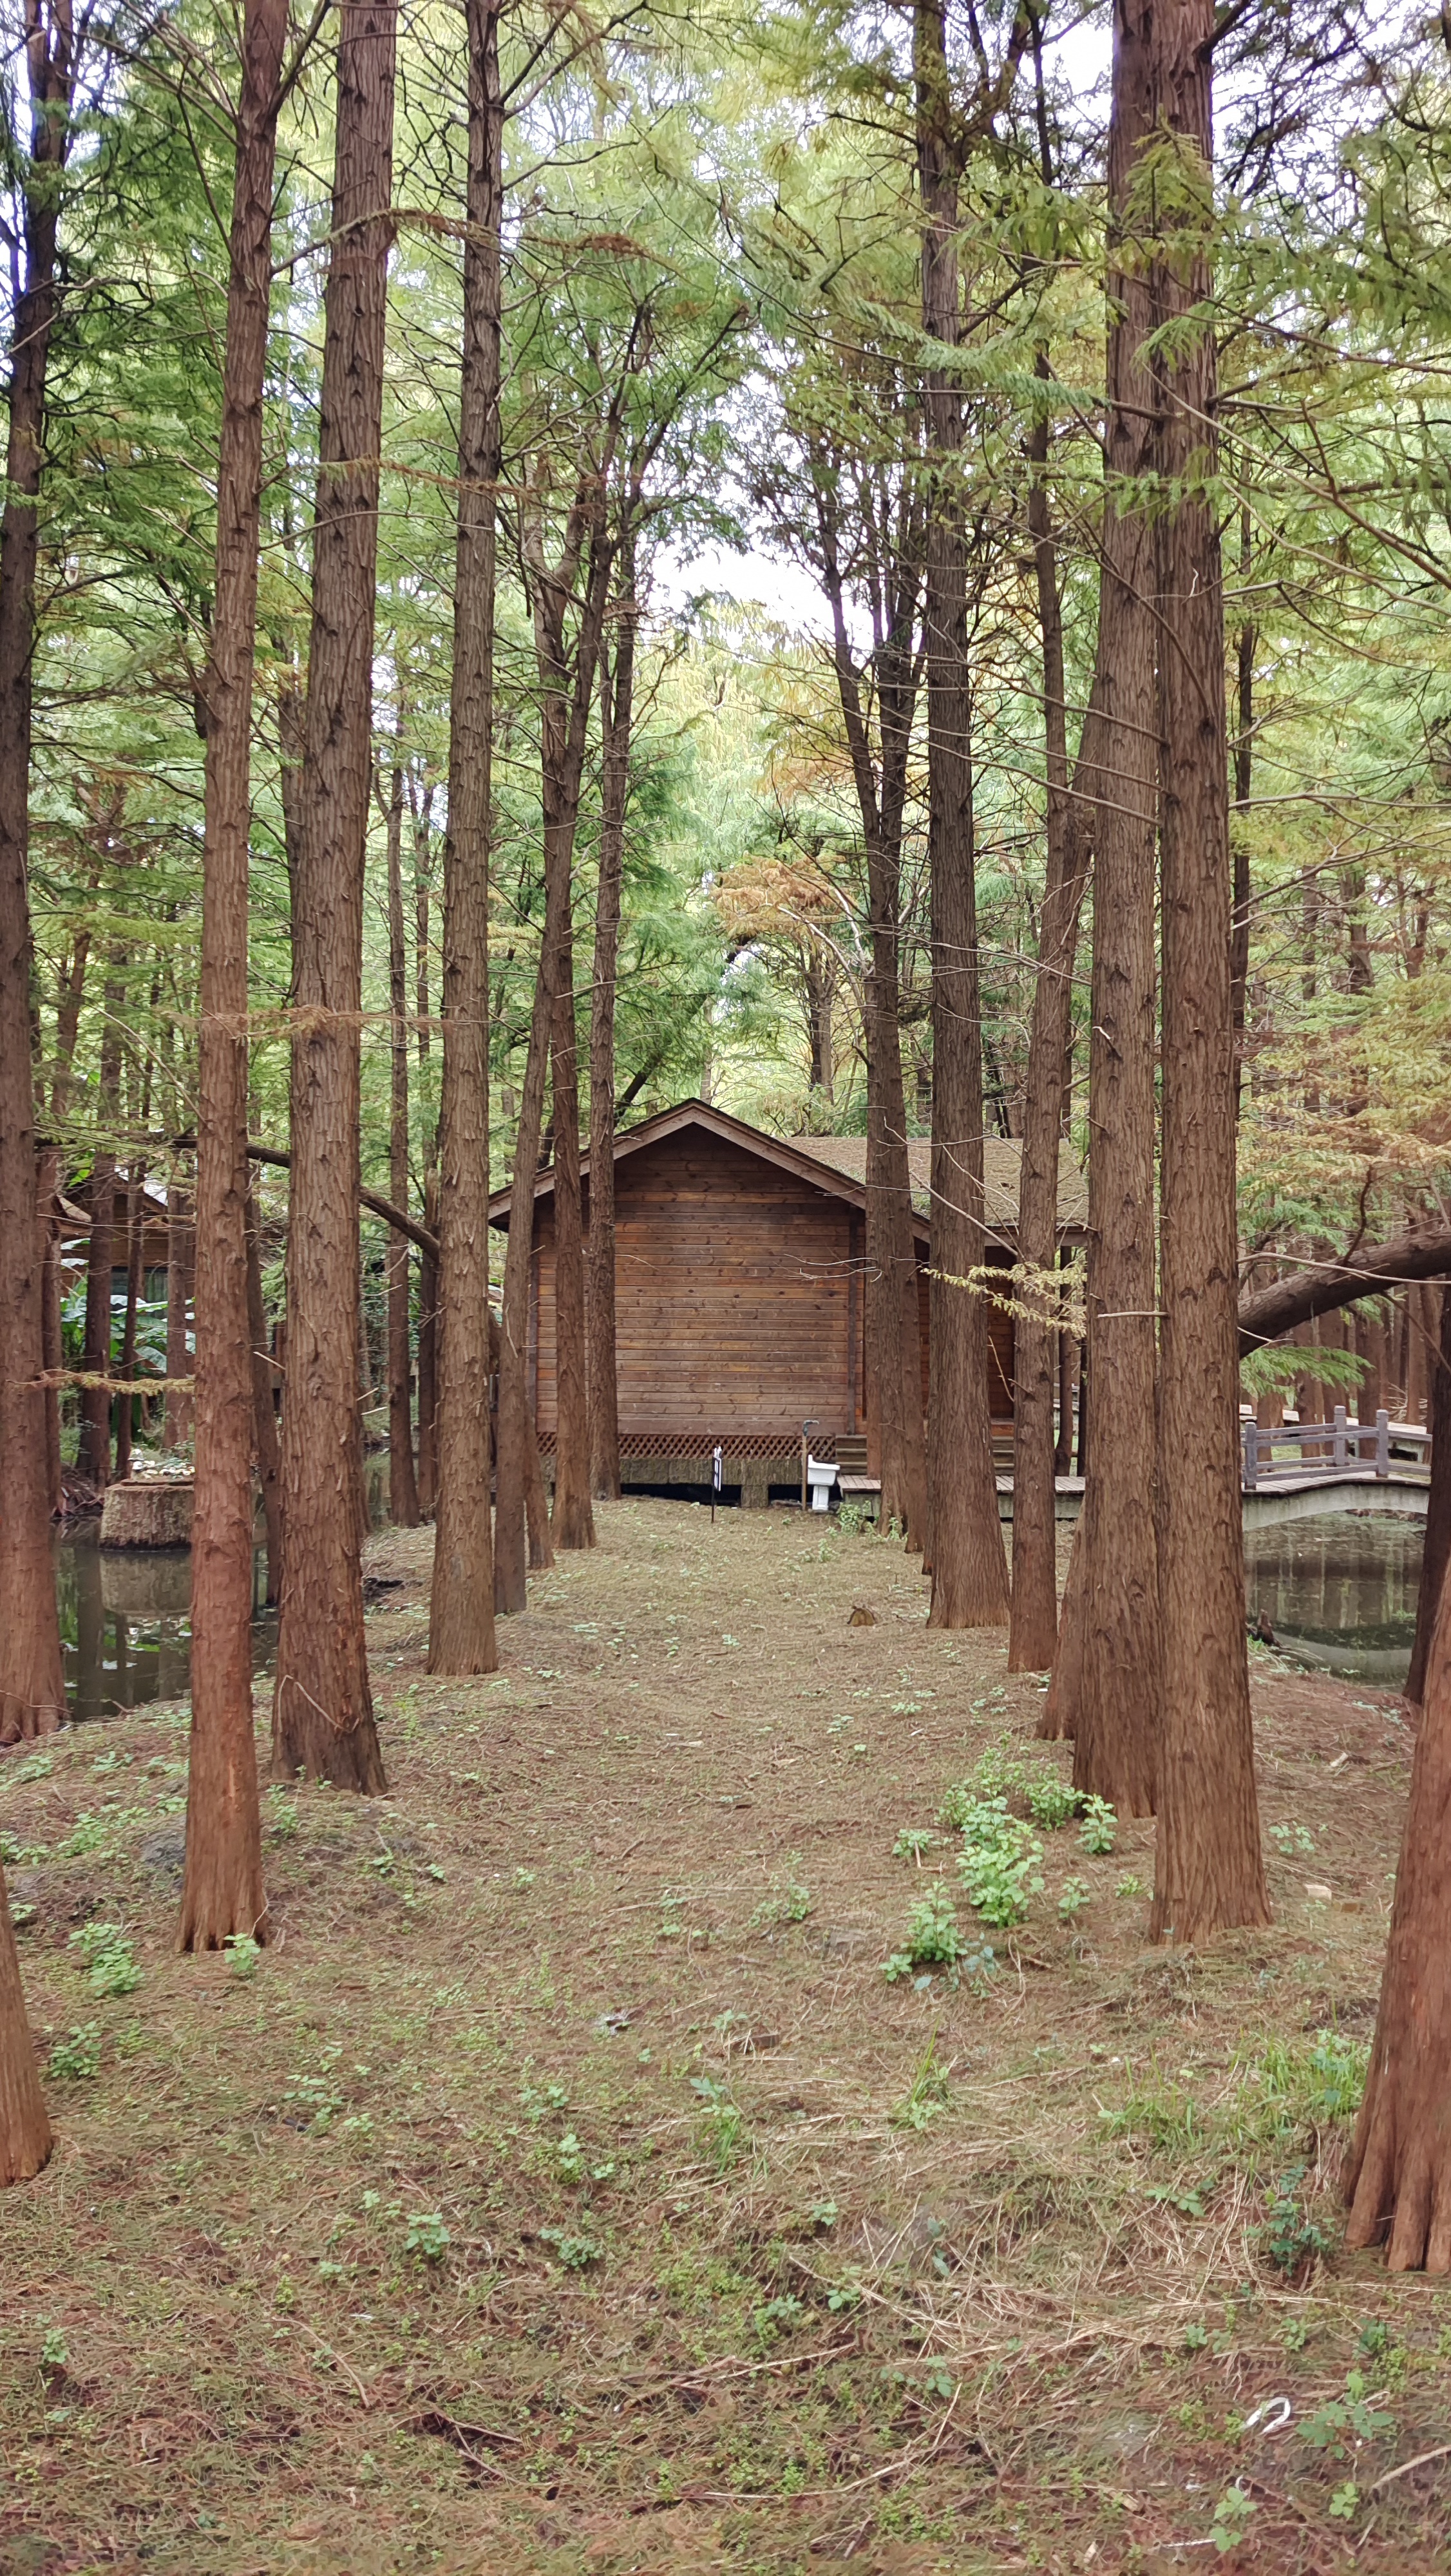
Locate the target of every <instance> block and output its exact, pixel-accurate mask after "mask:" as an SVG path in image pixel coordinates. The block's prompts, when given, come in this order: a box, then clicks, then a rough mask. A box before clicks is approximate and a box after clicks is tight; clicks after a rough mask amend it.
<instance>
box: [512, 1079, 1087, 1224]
mask: <svg viewBox="0 0 1451 2576" xmlns="http://www.w3.org/2000/svg"><path fill="white" fill-rule="evenodd" d="M691 1127H699V1128H703V1129H704V1130H705V1132H706V1133H707V1134H708V1135H711V1136H715V1137H718V1138H719V1139H720V1141H721V1142H722V1143H723V1144H727V1145H736V1146H738V1147H739V1148H740V1149H741V1151H742V1152H743V1153H747V1154H756V1155H759V1157H760V1159H761V1160H762V1161H763V1162H766V1163H772V1164H774V1165H775V1167H776V1169H777V1170H778V1171H783V1172H789V1173H790V1174H791V1175H792V1177H793V1179H796V1180H801V1181H807V1182H809V1183H810V1184H811V1186H812V1188H813V1189H818V1190H825V1191H827V1192H828V1193H829V1194H830V1196H831V1197H833V1198H839V1199H844V1200H845V1201H846V1202H847V1204H848V1205H849V1206H851V1207H857V1208H864V1207H865V1206H866V1198H867V1192H866V1168H867V1140H866V1138H865V1137H864V1136H793V1137H790V1138H785V1137H780V1136H768V1135H766V1134H765V1133H764V1132H763V1130H762V1129H761V1128H759V1127H750V1126H748V1125H747V1124H746V1121H745V1120H744V1119H743V1118H733V1117H732V1116H731V1115H730V1113H729V1111H728V1110H725V1109H716V1108H714V1107H713V1106H712V1105H711V1103H710V1102H709V1101H705V1100H682V1101H679V1102H677V1104H676V1106H675V1107H674V1108H673V1109H662V1110H661V1111H660V1112H659V1113H658V1115H657V1116H656V1117H654V1118H645V1119H642V1120H641V1122H640V1124H639V1126H638V1127H629V1128H626V1130H625V1131H624V1133H623V1134H622V1135H620V1136H618V1137H617V1138H616V1140H615V1161H616V1163H617V1164H619V1163H622V1162H626V1161H628V1159H629V1157H630V1156H631V1155H632V1154H638V1153H642V1152H643V1151H644V1150H645V1149H646V1148H647V1147H648V1146H651V1145H658V1144H659V1143H660V1142H661V1141H662V1140H663V1139H664V1138H665V1137H667V1136H676V1135H679V1134H680V1133H681V1131H682V1130H683V1129H686V1128H691ZM931 1151H932V1149H931V1146H930V1144H929V1142H928V1140H927V1138H926V1137H925V1136H922V1137H912V1138H911V1139H909V1141H908V1146H907V1164H908V1169H909V1172H910V1174H911V1181H912V1211H913V1217H912V1221H913V1229H914V1231H915V1233H916V1234H917V1235H918V1236H919V1237H920V1238H921V1239H922V1241H923V1242H925V1241H926V1240H927V1238H928V1236H929V1233H930V1231H931V1229H930V1222H929V1214H928V1210H929V1205H930V1201H929V1194H928V1179H929V1163H930V1159H931ZM1021 1160H1022V1146H1021V1144H1020V1143H1019V1142H1018V1140H1017V1139H1016V1138H1015V1137H1002V1136H987V1137H984V1139H983V1165H984V1178H985V1183H986V1200H987V1208H986V1215H987V1222H988V1226H989V1228H990V1229H991V1230H992V1231H994V1232H1001V1233H1003V1234H1008V1235H1010V1234H1011V1233H1012V1232H1013V1230H1014V1228H1015V1227H1016V1225H1017V1221H1018V1172H1019V1167H1020V1164H1021ZM580 1168H581V1171H582V1173H583V1174H584V1175H585V1176H586V1177H587V1176H588V1173H589V1156H588V1155H587V1154H585V1155H582V1156H581V1158H580ZM553 1188H554V1172H553V1169H552V1167H551V1168H550V1169H548V1170H545V1171H542V1172H541V1173H540V1175H539V1178H538V1180H537V1181H536V1183H535V1185H534V1197H535V1201H536V1204H537V1202H538V1201H539V1200H540V1199H543V1198H548V1197H549V1196H550V1194H551V1193H552V1191H553ZM509 1199H510V1192H509V1191H508V1190H507V1189H503V1190H495V1192H494V1194H493V1196H492V1198H491V1199H490V1201H489V1219H490V1222H491V1224H494V1225H499V1226H505V1227H507V1225H508V1222H509ZM1058 1204H1059V1223H1060V1227H1061V1229H1062V1231H1063V1232H1065V1233H1068V1234H1080V1233H1082V1231H1083V1229H1084V1228H1085V1226H1086V1225H1087V1222H1088V1194H1087V1189H1086V1187H1085V1184H1084V1181H1083V1177H1082V1174H1081V1173H1080V1171H1079V1169H1078V1165H1077V1163H1076V1162H1075V1160H1074V1158H1073V1154H1072V1151H1071V1149H1070V1148H1069V1147H1068V1146H1066V1145H1065V1146H1064V1147H1063V1148H1062V1152H1061V1154H1060V1158H1059V1173H1058Z"/></svg>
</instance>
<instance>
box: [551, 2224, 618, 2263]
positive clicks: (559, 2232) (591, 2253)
mask: <svg viewBox="0 0 1451 2576" xmlns="http://www.w3.org/2000/svg"><path fill="white" fill-rule="evenodd" d="M539 2235H540V2239H541V2242H542V2243H544V2244H545V2245H552V2246H553V2248H554V2251H555V2253H556V2255H557V2256H558V2258H559V2260H560V2262H561V2263H562V2264H563V2266H564V2269H565V2271H566V2272H583V2271H585V2270H586V2269H587V2267H588V2266H589V2265H590V2264H591V2263H598V2261H599V2259H600V2257H601V2255H602V2254H603V2252H604V2250H605V2249H604V2247H603V2245H601V2244H600V2243H599V2241H598V2239H597V2238H596V2237H593V2236H571V2235H570V2233H569V2231H568V2230H567V2229H566V2228H563V2227H541V2228H540V2230H539Z"/></svg>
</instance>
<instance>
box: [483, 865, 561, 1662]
mask: <svg viewBox="0 0 1451 2576" xmlns="http://www.w3.org/2000/svg"><path fill="white" fill-rule="evenodd" d="M549 947H550V923H549V919H548V905H547V901H546V919H545V930H544V946H543V949H542V950H541V953H540V958H539V973H538V977H537V980H536V982H535V986H534V1007H533V1011H532V1014H531V1017H530V1022H529V1051H528V1054H527V1055H526V1057H525V1060H524V1086H523V1090H522V1092H521V1094H520V1099H519V1126H518V1132H517V1135H516V1137H515V1141H514V1178H513V1187H512V1189H511V1192H510V1198H509V1240H508V1244H507V1247H506V1250H505V1254H504V1297H503V1310H502V1314H501V1318H500V1328H499V1448H498V1463H497V1470H496V1479H495V1481H496V1488H497V1492H496V1506H495V1512H494V1607H495V1609H496V1610H499V1611H501V1612H503V1613H505V1614H507V1615H512V1614H513V1613H514V1612H516V1611H520V1610H523V1609H525V1608H527V1606H528V1586H527V1575H528V1567H529V1563H530V1555H531V1551H530V1548H529V1546H528V1536H529V1533H528V1530H527V1525H526V1505H527V1497H528V1495H529V1491H530V1485H531V1466H532V1473H533V1476H534V1477H536V1478H537V1477H538V1474H539V1453H538V1445H537V1442H536V1439H535V1432H534V1423H533V1419H532V1415H531V1410H530V1404H529V1385H528V1367H529V1288H530V1278H531V1272H532V1265H533V1245H534V1186H535V1183H536V1181H537V1180H538V1177H539V1139H540V1133H541V1129H542V1126H543V1119H544V1082H545V1076H546V1074H547V1073H548V1070H549V1025H550V1012H551V998H552V992H553V977H554V968H553V963H552V960H551V958H550V955H549Z"/></svg>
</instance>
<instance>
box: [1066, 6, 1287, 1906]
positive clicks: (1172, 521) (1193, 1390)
mask: <svg viewBox="0 0 1451 2576" xmlns="http://www.w3.org/2000/svg"><path fill="white" fill-rule="evenodd" d="M1148 30H1149V33H1148V44H1149V50H1150V55H1151V66H1152V86H1151V95H1152V98H1153V104H1154V109H1155V115H1154V120H1153V122H1154V127H1155V132H1156V138H1157V136H1158V135H1159V134H1164V135H1165V136H1168V135H1172V136H1173V137H1174V139H1175V145H1176V150H1175V156H1174V157H1175V164H1176V167H1175V170H1174V185H1173V190H1172V200H1171V202H1170V203H1169V204H1168V205H1167V206H1166V205H1165V204H1164V203H1163V199H1162V197H1161V198H1160V204H1159V208H1158V221H1157V222H1156V223H1155V226H1154V232H1155V236H1156V239H1158V241H1159V243H1160V245H1161V246H1160V249H1159V256H1158V258H1157V260H1156V263H1155V268H1154V300H1155V320H1156V323H1158V324H1159V325H1160V326H1161V329H1162V330H1163V331H1165V332H1166V333H1168V334H1169V335H1170V337H1169V340H1168V346H1167V348H1161V352H1160V355H1159V356H1158V357H1157V358H1156V360H1155V379H1156V393H1157V396H1158V401H1157V404H1156V410H1155V423H1154V426H1155V448H1156V457H1155V462H1156V465H1157V469H1158V474H1159V477H1160V490H1161V492H1162V493H1163V494H1164V495H1165V496H1166V497H1165V501H1164V506H1163V508H1162V512H1161V515H1160V517H1159V521H1158V529H1157V535H1158V572H1159V578H1158V621H1159V633H1160V636H1161V638H1162V644H1161V650H1160V654H1159V732H1160V813H1161V822H1160V834H1161V865H1162V871H1163V876H1162V904H1161V912H1162V921H1163V933H1162V936H1163V1004H1162V1010H1163V1065H1164V1071H1163V1103H1164V1107H1163V1119H1164V1132H1163V1151H1162V1158H1161V1164H1160V1278H1161V1295H1162V1300H1163V1312H1164V1321H1163V1333H1162V1341H1161V1375H1160V1398H1159V1435H1160V1449H1159V1603H1160V1619H1161V1627H1162V1634H1163V1732H1162V1737H1161V1743H1160V1764H1159V1831H1158V1845H1157V1850H1156V1854H1155V1869H1154V1902H1153V1909H1152V1914H1151V1919H1150V1929H1151V1932H1152V1935H1153V1937H1154V1938H1155V1939H1159V1940H1162V1939H1164V1938H1166V1937H1171V1936H1172V1938H1174V1939H1175V1940H1177V1941H1184V1942H1191V1941H1192V1942H1198V1941H1202V1940H1204V1939H1205V1938H1207V1937H1208V1936H1209V1935H1211V1934H1213V1933H1215V1932H1218V1931H1221V1930H1223V1929H1224V1928H1225V1927H1226V1926H1228V1925H1230V1924H1241V1923H1264V1922H1267V1921H1268V1920H1269V1899H1268V1896H1267V1893H1266V1889H1265V1873H1264V1857H1263V1853H1262V1850H1261V1845H1260V1826H1259V1807H1258V1802H1257V1799H1256V1794H1255V1777H1254V1743H1253V1733H1252V1726H1251V1719H1250V1700H1249V1659H1248V1651H1247V1644H1246V1637H1245V1617H1244V1522H1243V1512H1242V1509H1241V1504H1240V1460H1239V1336H1238V1330H1237V1317H1236V1297H1237V1263H1238V1236H1237V1220H1236V1209H1235V1162H1234V1095H1235V1064H1234V1030H1233V1024H1232V1020H1231V1013H1230V924H1231V918H1232V911H1233V902H1232V890H1231V878H1230V861H1229V812H1228V780H1227V774H1226V772H1227V755H1226V737H1225V707H1224V595H1223V585H1222V580H1221V572H1220V558H1219V528H1218V522H1217V518H1216V516H1215V512H1216V508H1217V500H1216V497H1215V480H1214V478H1215V476H1216V473H1217V453H1216V437H1215V429H1214V421H1215V416H1216V412H1217V408H1218V392H1219V389H1218V378H1217V362H1216V355H1215V342H1214V331H1213V326H1212V324H1211V323H1210V322H1208V321H1207V320H1205V319H1201V320H1200V321H1199V322H1198V323H1197V324H1195V325H1193V326H1191V325H1189V324H1188V323H1187V322H1186V320H1185V316H1186V315H1187V314H1188V313H1190V312H1191V311H1193V310H1196V309H1197V310H1198V311H1199V312H1200V314H1201V315H1204V314H1207V312H1208V308H1209V305H1210V301H1211V299H1212V296H1213V278H1212V272H1211V267H1210V259H1209V247H1208V245H1209V234H1210V230H1211V227H1212V224H1213V214H1214V206H1213V176H1212V168H1213V142H1212V125H1211V94H1210V61H1211V50H1212V46H1213V40H1214V5H1213V0H1172V5H1171V6H1168V7H1166V6H1165V5H1164V0H1157V4H1156V5H1153V6H1152V8H1151V10H1150V13H1149V16H1148ZM1176 236H1177V238H1176ZM1165 243H1167V247H1165V246H1164V245H1165ZM1100 1382H1101V1381H1100ZM1095 1436H1096V1434H1095ZM1120 1687H1122V1682H1121V1679H1120Z"/></svg>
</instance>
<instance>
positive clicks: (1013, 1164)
mask: <svg viewBox="0 0 1451 2576" xmlns="http://www.w3.org/2000/svg"><path fill="white" fill-rule="evenodd" d="M793 1142H794V1144H795V1146H796V1150H797V1152H798V1153H799V1154H810V1155H812V1156H813V1157H814V1159H815V1160H816V1161H817V1162H818V1163H829V1164H830V1166H831V1168H832V1170H833V1171H834V1172H845V1173H846V1174H847V1176H848V1178H849V1179H851V1180H853V1181H862V1182H865V1180H866V1176H867V1140H866V1138H865V1136H797V1137H795V1138H794V1139H793ZM982 1159H983V1180H984V1197H985V1199H986V1202H987V1208H986V1213H987V1221H988V1223H989V1225H1000V1226H1002V1227H1004V1228H1005V1229H1006V1230H1007V1231H1008V1232H1011V1231H1012V1229H1013V1228H1014V1227H1015V1226H1016V1224H1017V1222H1018V1175H1019V1171H1020V1169H1021V1165H1022V1160H1023V1147H1022V1140H1021V1138H1020V1137H1017V1136H985V1137H984V1138H983V1142H982ZM931 1162H932V1147H931V1143H930V1141H929V1140H928V1138H927V1137H925V1136H909V1137H908V1139H907V1168H908V1170H909V1171H910V1173H911V1175H912V1200H913V1204H914V1206H916V1207H917V1208H918V1209H920V1211H921V1213H922V1214H923V1215H924V1216H926V1215H927V1214H928V1213H929V1211H930V1196H929V1193H930V1175H931ZM1058 1224H1059V1229H1060V1231H1061V1232H1062V1233H1064V1234H1070V1235H1071V1234H1082V1233H1084V1232H1085V1231H1086V1229H1087V1226H1088V1183H1087V1181H1086V1180H1085V1178H1084V1176H1083V1174H1082V1172H1081V1171H1080V1170H1079V1168H1078V1159H1077V1156H1076V1155H1075V1154H1074V1151H1073V1148H1072V1146H1071V1145H1060V1146H1059V1148H1058Z"/></svg>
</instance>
